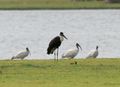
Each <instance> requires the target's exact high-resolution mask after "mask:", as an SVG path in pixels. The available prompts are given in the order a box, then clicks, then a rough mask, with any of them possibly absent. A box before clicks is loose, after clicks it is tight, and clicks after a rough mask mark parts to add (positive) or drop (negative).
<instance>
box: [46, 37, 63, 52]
mask: <svg viewBox="0 0 120 87" xmlns="http://www.w3.org/2000/svg"><path fill="white" fill-rule="evenodd" d="M60 45H61V41H60V37H59V36H57V37H55V38H53V39H52V40H51V41H50V43H49V47H48V49H47V54H50V53H51V54H52V53H53V52H54V51H55V49H56V48H58V47H59V46H60Z"/></svg>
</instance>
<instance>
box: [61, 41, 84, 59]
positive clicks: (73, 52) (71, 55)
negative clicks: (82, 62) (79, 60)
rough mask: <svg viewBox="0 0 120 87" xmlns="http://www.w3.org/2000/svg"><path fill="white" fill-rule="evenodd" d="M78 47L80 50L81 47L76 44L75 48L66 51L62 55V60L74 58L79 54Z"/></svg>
mask: <svg viewBox="0 0 120 87" xmlns="http://www.w3.org/2000/svg"><path fill="white" fill-rule="evenodd" d="M79 47H80V49H81V50H82V48H81V46H80V45H79V44H78V43H76V48H74V49H69V50H67V51H66V52H65V53H63V54H62V58H70V59H72V58H74V57H75V56H76V55H77V54H78V52H79Z"/></svg>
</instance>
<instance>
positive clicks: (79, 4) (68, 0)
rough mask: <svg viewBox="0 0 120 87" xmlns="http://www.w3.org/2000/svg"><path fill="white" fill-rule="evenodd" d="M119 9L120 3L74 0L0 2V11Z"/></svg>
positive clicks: (0, 0) (15, 0)
mask: <svg viewBox="0 0 120 87" xmlns="http://www.w3.org/2000/svg"><path fill="white" fill-rule="evenodd" d="M69 9H70V10H71V9H72V10H76V9H77V10H78V9H120V3H106V2H104V1H75V0H30V1H29V0H21V1H19V0H5V1H4V0H0V10H69Z"/></svg>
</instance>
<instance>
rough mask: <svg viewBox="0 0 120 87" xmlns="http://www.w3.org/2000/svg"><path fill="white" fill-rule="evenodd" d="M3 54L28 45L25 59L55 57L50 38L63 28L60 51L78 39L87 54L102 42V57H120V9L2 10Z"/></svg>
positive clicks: (0, 43) (0, 42) (81, 55)
mask: <svg viewBox="0 0 120 87" xmlns="http://www.w3.org/2000/svg"><path fill="white" fill-rule="evenodd" d="M0 30H1V32H0V58H1V59H9V58H11V57H12V56H13V55H16V54H17V53H18V52H19V51H21V50H24V49H25V48H26V47H29V49H30V50H31V56H29V57H27V58H26V59H52V57H53V55H47V54H46V49H47V47H48V43H49V41H50V40H51V39H52V38H53V37H55V36H56V35H58V34H59V32H60V31H63V32H64V34H65V35H66V37H67V38H68V40H64V42H63V43H62V45H61V47H60V55H59V57H61V54H62V53H63V52H64V51H65V50H67V49H70V48H74V45H75V43H76V42H78V43H79V44H80V45H81V46H82V48H83V51H82V52H81V51H80V52H79V54H78V55H77V58H85V57H86V55H87V53H88V52H89V51H90V50H91V49H95V47H96V45H98V46H99V53H100V54H99V56H98V57H99V58H105V57H107V58H111V57H120V10H59V11H57V10H29V11H14V10H13V11H0Z"/></svg>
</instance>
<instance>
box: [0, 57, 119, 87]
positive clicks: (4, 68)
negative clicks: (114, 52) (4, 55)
mask: <svg viewBox="0 0 120 87" xmlns="http://www.w3.org/2000/svg"><path fill="white" fill-rule="evenodd" d="M75 61H77V63H78V64H77V65H75V64H70V62H71V60H60V61H58V62H54V61H53V60H23V61H21V60H20V61H19V60H18V61H10V60H1V61H0V87H120V59H78V60H75Z"/></svg>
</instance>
